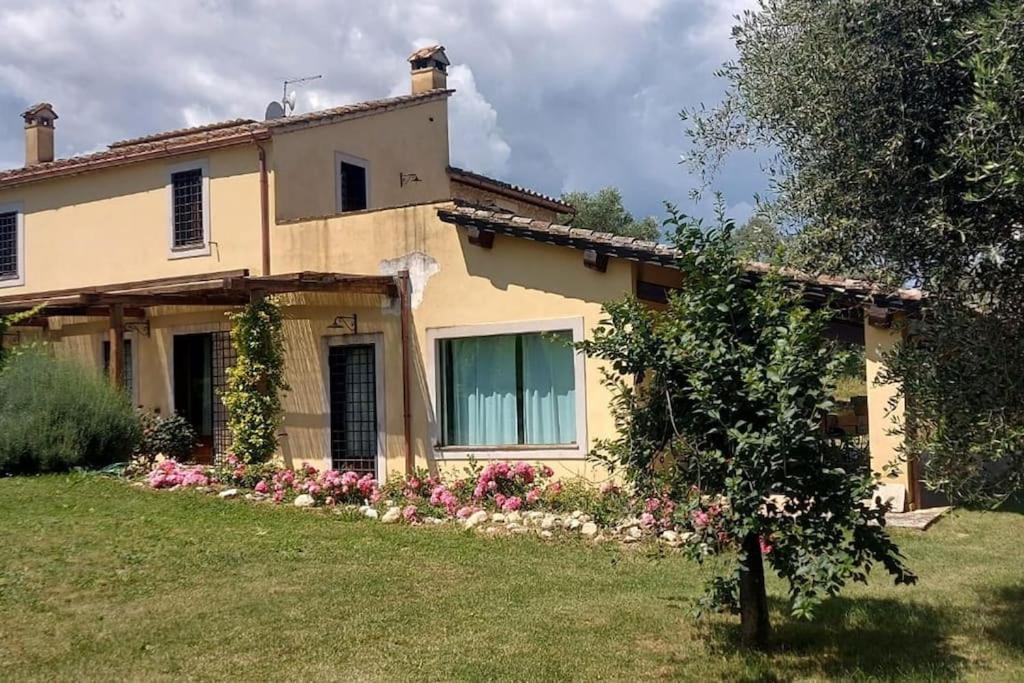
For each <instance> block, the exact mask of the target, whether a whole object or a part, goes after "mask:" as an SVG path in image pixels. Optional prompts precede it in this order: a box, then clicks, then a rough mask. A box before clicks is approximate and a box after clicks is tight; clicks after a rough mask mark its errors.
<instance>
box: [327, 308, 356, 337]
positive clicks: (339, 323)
mask: <svg viewBox="0 0 1024 683" xmlns="http://www.w3.org/2000/svg"><path fill="white" fill-rule="evenodd" d="M327 329H329V330H341V331H343V332H344V333H346V334H357V333H358V332H359V318H358V317H357V316H356V314H355V313H353V314H352V315H339V316H337V317H336V318H335V319H334V322H332V323H331V324H330V325H328V326H327Z"/></svg>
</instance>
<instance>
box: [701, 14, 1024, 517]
mask: <svg viewBox="0 0 1024 683" xmlns="http://www.w3.org/2000/svg"><path fill="white" fill-rule="evenodd" d="M733 35H734V40H735V43H736V46H737V48H738V52H739V57H738V59H737V60H736V61H734V62H731V63H728V64H726V65H725V66H724V67H723V69H722V70H721V71H720V72H719V73H720V75H721V76H722V77H723V78H724V79H725V80H726V83H727V88H728V90H727V96H726V97H725V99H724V101H723V102H722V103H721V104H720V105H719V106H716V107H713V108H710V109H699V110H696V111H692V112H687V113H686V114H685V118H686V119H687V120H688V121H689V129H688V132H689V134H690V136H691V137H692V140H693V142H694V145H693V150H692V151H691V154H690V155H689V158H690V159H691V160H692V161H693V164H694V166H695V168H697V169H698V170H700V172H702V173H703V174H704V177H705V180H706V181H709V182H710V180H711V179H712V178H713V176H714V174H715V173H716V172H717V171H718V169H719V167H720V163H721V161H722V160H723V159H724V157H725V155H727V154H728V153H730V152H731V151H733V150H735V149H738V148H745V147H760V148H762V149H770V150H774V151H775V153H776V158H775V159H774V163H772V164H769V166H770V168H771V169H772V181H773V185H774V187H775V189H776V190H777V192H776V194H775V196H774V199H773V201H772V202H770V210H771V212H772V214H773V220H775V221H776V222H777V223H778V224H782V225H786V226H791V227H794V228H796V229H798V230H799V234H798V236H797V238H796V239H795V240H794V242H793V244H792V252H793V253H795V254H797V255H798V257H799V263H800V265H802V266H803V267H805V268H806V269H809V270H817V271H830V272H835V273H840V272H841V273H847V274H853V275H866V276H869V277H872V278H875V279H879V280H881V281H884V282H888V283H889V284H890V285H893V286H897V285H904V284H907V283H911V284H914V285H918V286H921V287H923V288H924V289H926V290H927V291H928V292H929V295H930V304H929V310H928V311H927V312H926V315H925V321H924V324H923V325H922V326H920V327H919V328H918V330H917V331H918V332H920V333H921V334H922V336H924V337H925V338H926V342H925V343H923V344H921V345H919V346H918V348H917V351H914V352H911V351H910V350H909V349H902V350H900V351H897V352H896V353H897V354H899V353H907V354H909V355H908V356H907V358H906V359H905V360H904V361H900V360H899V359H893V361H894V364H895V367H896V368H897V369H898V372H894V373H892V374H891V375H890V377H889V378H890V379H891V380H893V381H899V382H901V383H902V384H903V385H904V386H905V387H913V388H914V390H915V391H921V392H931V393H929V395H914V396H910V397H909V398H910V399H911V400H910V401H908V410H909V411H910V413H909V421H908V426H909V424H910V422H914V423H915V424H916V427H917V434H916V435H910V434H909V432H908V436H911V438H909V439H908V449H907V452H906V456H907V457H909V458H919V459H922V460H924V464H925V473H926V475H927V477H928V479H929V481H931V482H932V483H933V484H935V485H937V486H939V487H940V488H942V489H943V490H945V491H946V492H947V493H949V494H950V495H954V496H960V495H962V494H965V493H968V494H969V496H970V497H975V494H981V493H984V491H985V490H986V486H985V485H982V484H981V482H983V481H986V479H987V483H988V485H990V486H992V487H997V486H999V485H1001V484H1007V483H1009V482H1013V481H1020V480H1022V479H1024V465H1021V466H1020V467H1021V469H1015V470H1014V476H1012V477H1006V473H1007V467H1010V468H1017V467H1018V465H1016V464H1014V463H1024V451H1022V450H1019V448H1020V447H1019V446H1013V447H1012V448H1010V447H1009V444H1011V443H1017V444H1020V443H1021V440H1020V439H1019V438H1018V437H1017V436H1015V435H1016V434H1019V433H1020V432H1022V431H1024V356H1022V355H1012V356H1007V355H1006V354H1008V353H1010V354H1020V353H1021V352H1022V349H1021V348H1019V345H1016V344H1010V343H1007V340H1010V339H1014V338H1016V337H1017V336H1019V334H1020V332H1021V330H1022V329H1024V278H1022V277H1021V276H1020V274H1021V273H1022V272H1024V237H1022V235H1024V224H1022V221H1021V216H1024V4H1022V3H1020V2H1019V1H1018V0H908V1H906V2H891V1H890V0H863V1H860V2H848V1H846V0H761V1H760V3H759V8H758V9H757V10H756V11H749V12H746V13H745V14H744V15H743V16H742V17H740V18H739V25H738V26H736V28H735V29H734V34H733ZM980 335H984V336H983V337H982V336H980ZM979 342H980V343H979ZM979 347H981V348H986V349H991V350H993V351H995V352H996V353H998V354H999V355H1001V356H1002V359H1003V363H1002V366H1001V367H999V368H998V369H996V368H997V366H996V365H994V364H993V363H992V362H991V359H990V358H989V357H988V355H989V354H987V353H986V354H983V355H982V356H980V357H979V356H978V355H977V354H975V351H976V350H977V349H978V348H979ZM954 369H955V371H956V372H957V373H963V375H964V376H969V377H972V378H976V379H978V380H979V381H978V383H977V384H975V383H974V382H971V383H970V385H971V387H972V391H961V390H960V389H958V386H959V384H958V382H957V381H956V376H954V375H952V374H951V373H952V372H953V371H954ZM982 373H987V374H982ZM982 378H983V379H982ZM973 389H978V390H979V391H980V392H981V394H982V395H981V396H980V400H979V395H978V394H977V393H976V392H974V391H973ZM965 424H966V425H981V424H984V425H987V427H986V428H985V429H984V430H977V429H972V430H968V432H969V433H970V435H971V438H972V439H974V438H978V439H983V440H984V441H980V442H973V441H972V443H973V444H974V446H975V447H976V450H978V451H980V452H983V451H985V450H989V451H991V452H992V453H996V452H1003V451H1004V450H1005V449H1006V448H1010V450H1012V451H1014V453H1015V455H1014V457H1011V458H1002V459H1001V460H1000V463H999V464H998V466H996V467H991V466H990V465H991V463H990V462H988V461H989V460H990V459H989V458H986V457H985V456H984V455H979V457H978V458H977V459H972V460H971V462H973V463H974V465H973V466H970V467H962V466H961V465H962V464H963V463H957V462H956V461H955V459H954V458H951V457H946V456H944V455H942V454H943V453H952V452H953V451H954V450H955V449H956V448H958V447H960V446H962V445H963V440H962V438H961V437H962V436H964V435H965V433H964V432H962V431H958V430H959V427H960V426H961V425H965ZM954 425H957V427H956V429H954V428H953V426H954ZM989 430H990V431H989ZM989 446H991V447H992V448H988V447H989Z"/></svg>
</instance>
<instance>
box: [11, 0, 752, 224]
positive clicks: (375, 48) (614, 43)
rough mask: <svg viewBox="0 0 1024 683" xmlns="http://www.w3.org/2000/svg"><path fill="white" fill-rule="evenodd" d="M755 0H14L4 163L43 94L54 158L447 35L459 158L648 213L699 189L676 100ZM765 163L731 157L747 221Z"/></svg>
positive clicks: (703, 72) (385, 68) (727, 49)
mask: <svg viewBox="0 0 1024 683" xmlns="http://www.w3.org/2000/svg"><path fill="white" fill-rule="evenodd" d="M754 4H755V0H416V1H415V2H410V1H407V0H372V1H367V0H291V1H290V2H287V3H283V2H272V1H270V0H263V1H244V0H173V1H172V2H167V1H166V0H162V1H160V2H155V1H151V0H135V1H132V2H122V1H120V0H84V1H75V0H64V1H63V2H58V1H50V0H33V1H32V2H21V1H20V0H0V35H3V36H4V39H3V40H0V168H12V167H17V166H21V165H22V164H23V160H24V156H23V155H24V142H23V133H22V120H21V118H20V112H22V111H24V110H25V109H26V108H28V107H29V106H30V105H32V104H35V103H36V102H40V101H48V102H50V103H52V104H53V106H54V109H55V110H56V111H57V114H58V116H59V117H60V118H59V119H58V121H57V126H56V141H57V142H56V145H57V156H59V157H64V156H70V155H74V154H82V153H88V152H92V151H97V150H100V149H103V148H105V146H106V144H108V143H110V142H113V141H115V140H120V139H124V138H129V137H135V136H138V135H144V134H146V133H151V132H156V131H161V130H168V129H174V128H181V127H184V126H192V125H199V124H203V123H209V122H213V121H219V120H224V119H229V118H235V117H244V118H253V119H260V118H262V117H263V113H264V110H265V108H266V105H267V103H268V102H269V101H271V100H273V99H280V97H281V87H282V81H283V80H284V79H285V78H291V77H297V76H307V75H313V74H322V75H323V77H322V78H321V79H318V80H316V81H313V82H311V83H309V84H307V85H305V86H301V87H298V88H296V92H297V100H298V101H297V106H296V111H297V112H303V111H312V110H315V109H322V108H326V107H332V106H338V105H343V104H349V103H353V102H358V101H363V100H367V99H375V98H379V97H387V96H391V95H399V94H405V93H407V92H409V65H408V63H407V62H406V57H407V56H408V54H409V53H410V52H412V51H413V50H414V49H415V48H417V47H421V46H423V45H428V44H433V43H441V44H443V45H444V46H445V47H446V48H447V54H448V57H449V59H450V60H451V63H452V67H451V68H450V70H449V77H448V84H449V87H453V88H455V89H456V90H457V92H456V94H455V95H454V96H453V97H452V99H451V101H450V109H449V128H450V138H451V161H452V165H455V166H460V167H463V168H466V169H469V170H473V171H477V172H479V173H484V174H487V175H491V176H494V177H497V178H500V179H503V180H507V181H509V182H513V183H517V184H520V185H524V186H527V187H531V188H534V189H536V190H539V191H542V192H545V193H548V194H552V195H556V196H557V195H559V194H561V193H562V192H565V191H572V190H586V191H595V190H598V189H600V188H602V187H605V186H608V185H613V186H616V187H618V188H619V189H620V190H621V191H622V193H623V196H624V198H625V202H626V205H627V208H628V209H630V211H632V212H633V213H634V214H636V215H638V216H644V215H656V216H661V215H663V209H662V206H663V202H664V201H672V202H675V203H677V204H678V205H680V207H681V208H682V209H683V210H685V211H687V212H690V213H694V214H697V215H708V214H709V213H710V209H709V202H708V201H704V202H703V203H701V204H700V205H696V206H695V205H694V204H692V203H691V202H690V201H689V199H688V193H689V190H690V189H692V188H693V187H694V186H695V184H696V181H695V179H694V178H693V177H691V176H690V175H689V174H688V173H687V170H686V168H685V167H684V166H682V165H681V164H680V163H679V160H680V157H681V155H682V154H683V153H684V151H685V145H686V138H685V135H684V125H683V123H682V122H681V121H680V119H679V112H680V111H681V110H682V109H684V108H688V107H693V106H696V105H698V104H700V103H702V102H704V103H709V104H711V103H714V102H715V101H716V100H717V99H718V98H720V97H721V94H722V91H723V87H724V86H723V83H722V82H721V81H720V80H718V79H716V78H715V77H714V71H715V69H716V68H718V67H719V66H720V65H721V64H722V62H724V61H726V60H728V59H730V58H731V57H732V56H733V55H734V47H733V44H732V42H731V39H730V29H731V27H732V25H733V24H734V23H735V21H734V16H735V15H736V14H738V13H740V12H742V11H743V10H744V9H746V8H752V7H753V5H754ZM766 186H767V182H766V179H765V177H764V175H763V173H762V171H761V168H760V166H759V164H758V163H757V161H756V160H755V159H754V158H752V157H749V156H746V157H736V158H734V159H732V160H731V161H730V162H729V163H728V164H727V165H726V167H725V168H724V169H723V171H722V173H721V174H720V177H719V179H718V180H717V182H716V185H715V187H714V188H712V189H714V190H718V191H721V192H722V193H723V195H724V200H725V203H726V206H727V207H728V209H729V214H730V215H731V216H732V217H733V218H736V219H737V220H739V221H742V220H744V219H745V218H747V217H748V216H749V214H750V213H751V211H752V208H751V207H752V205H753V203H754V200H753V197H754V195H755V193H758V192H764V190H765V187H766Z"/></svg>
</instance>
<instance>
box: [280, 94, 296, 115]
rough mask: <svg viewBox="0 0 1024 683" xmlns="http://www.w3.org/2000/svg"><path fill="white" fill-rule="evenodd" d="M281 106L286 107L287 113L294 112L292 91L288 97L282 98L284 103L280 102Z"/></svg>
mask: <svg viewBox="0 0 1024 683" xmlns="http://www.w3.org/2000/svg"><path fill="white" fill-rule="evenodd" d="M281 104H285V105H287V106H288V111H295V91H294V90H292V91H291V92H290V93H288V95H287V96H285V98H284V102H282V103H281Z"/></svg>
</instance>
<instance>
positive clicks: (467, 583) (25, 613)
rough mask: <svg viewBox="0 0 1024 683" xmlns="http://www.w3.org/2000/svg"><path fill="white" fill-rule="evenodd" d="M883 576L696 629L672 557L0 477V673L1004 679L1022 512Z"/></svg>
mask: <svg viewBox="0 0 1024 683" xmlns="http://www.w3.org/2000/svg"><path fill="white" fill-rule="evenodd" d="M896 536H897V538H898V540H899V541H900V543H901V544H902V546H903V548H904V549H905V551H906V553H907V555H908V556H909V558H910V563H911V566H912V567H913V568H914V569H915V570H916V571H917V572H918V574H919V575H920V583H919V585H917V586H914V587H909V588H908V587H899V588H897V587H893V586H891V585H890V584H889V583H888V582H887V581H886V580H885V577H884V576H882V575H878V576H876V577H875V578H876V579H877V582H876V583H873V584H872V585H870V586H868V587H863V586H856V587H854V588H852V589H850V590H849V591H847V592H846V593H845V594H844V596H843V597H842V598H839V599H836V600H833V601H831V602H829V603H828V605H827V607H826V608H825V609H824V610H823V612H822V614H821V615H820V618H819V620H817V621H815V622H813V623H805V622H796V621H793V620H791V619H789V618H787V617H786V616H785V614H784V611H783V603H782V597H783V596H784V593H783V590H782V586H781V585H780V584H777V583H773V584H772V585H771V591H772V593H773V595H774V596H775V597H776V598H778V600H777V601H776V602H775V607H776V610H775V612H774V614H773V618H774V621H775V626H776V643H777V644H776V645H775V646H774V648H773V649H772V650H771V651H769V652H767V653H749V652H745V651H743V650H742V649H741V648H739V647H738V645H737V642H736V636H737V633H736V631H737V629H736V623H735V621H734V620H733V619H731V618H727V617H715V618H712V619H710V620H707V621H702V622H695V621H694V620H693V619H692V617H691V615H690V607H691V602H690V601H691V599H692V598H694V597H695V596H696V595H697V594H698V593H699V592H700V584H701V575H700V573H699V570H698V569H697V568H696V567H694V566H693V565H692V564H690V563H688V562H687V561H686V560H684V559H683V558H681V557H679V556H676V555H669V556H665V557H658V556H657V555H656V554H654V553H653V551H651V550H650V549H648V550H642V551H637V550H634V549H628V550H624V549H621V548H619V547H616V546H601V547H595V546H590V545H585V544H583V543H578V542H562V543H545V542H542V541H540V540H539V539H534V538H526V537H515V538H500V539H491V538H483V537H480V536H476V535H474V534H472V533H467V532H461V531H456V530H453V529H435V528H430V529H426V528H424V529H411V528H408V527H401V526H385V525H383V524H379V523H371V522H365V521H351V520H347V519H344V518H342V517H340V516H332V515H328V514H317V513H311V512H308V511H302V510H296V509H292V508H281V509H277V508H272V507H270V506H256V505H252V504H248V503H246V502H244V501H221V500H217V499H216V498H213V497H210V496H203V495H201V494H195V493H156V492H151V491H147V490H142V489H138V488H133V487H130V486H128V485H126V484H124V483H122V482H118V481H114V480H109V479H104V478H101V477H97V476H82V475H73V476H62V477H58V476H51V477H38V478H14V479H0V549H2V550H0V680H3V681H26V680H102V681H106V680H125V679H128V680H172V679H173V680H178V679H192V680H196V679H203V680H209V679H241V678H247V679H251V680H263V679H277V680H306V681H310V680H348V681H405V680H424V681H441V680H497V679H506V680H530V681H534V680H579V681H593V680H630V681H637V680H654V679H658V680H661V679H675V680H693V679H701V678H702V679H704V680H709V681H712V680H791V679H801V680H807V679H811V680H820V679H833V678H840V679H855V680H873V679H879V680H890V679H907V680H945V679H950V678H957V677H963V678H972V679H984V680H1013V679H1017V680H1020V678H1021V677H1024V550H1022V546H1021V543H1022V541H1024V515H1022V514H1021V513H1020V511H1019V510H1016V511H1006V512H997V513H976V512H964V513H957V514H954V515H953V516H951V517H949V518H947V519H945V520H943V521H942V522H940V523H939V524H938V525H937V526H936V527H934V528H933V529H932V530H930V531H929V532H927V533H926V534H920V533H910V532H904V533H897V534H896Z"/></svg>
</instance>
